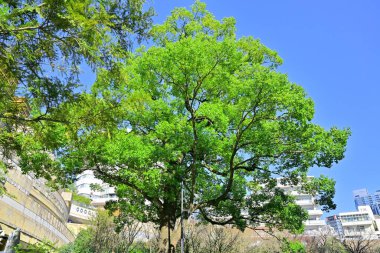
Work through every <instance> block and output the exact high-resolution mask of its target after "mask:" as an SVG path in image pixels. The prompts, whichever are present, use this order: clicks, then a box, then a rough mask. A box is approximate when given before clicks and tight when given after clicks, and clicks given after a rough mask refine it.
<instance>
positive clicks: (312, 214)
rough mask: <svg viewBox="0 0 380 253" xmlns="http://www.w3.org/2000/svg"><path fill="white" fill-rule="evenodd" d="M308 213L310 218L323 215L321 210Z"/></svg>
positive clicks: (308, 211)
mask: <svg viewBox="0 0 380 253" xmlns="http://www.w3.org/2000/svg"><path fill="white" fill-rule="evenodd" d="M307 213H308V214H309V216H317V217H321V216H322V215H323V211H322V210H320V209H316V210H307Z"/></svg>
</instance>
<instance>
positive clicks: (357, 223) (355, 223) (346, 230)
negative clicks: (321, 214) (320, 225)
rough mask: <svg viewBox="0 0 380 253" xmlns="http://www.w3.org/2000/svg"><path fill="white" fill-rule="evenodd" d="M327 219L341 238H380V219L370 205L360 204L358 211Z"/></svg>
mask: <svg viewBox="0 0 380 253" xmlns="http://www.w3.org/2000/svg"><path fill="white" fill-rule="evenodd" d="M326 221H327V224H328V225H329V226H331V227H332V228H333V229H334V232H335V233H336V235H337V236H338V237H339V238H340V239H347V238H363V237H364V238H366V239H378V238H379V236H380V232H379V227H380V219H379V217H378V216H375V215H374V214H373V212H372V210H371V207H370V206H358V210H357V211H354V212H344V213H339V214H338V215H333V216H329V217H327V218H326Z"/></svg>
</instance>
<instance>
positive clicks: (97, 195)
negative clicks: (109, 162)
mask: <svg viewBox="0 0 380 253" xmlns="http://www.w3.org/2000/svg"><path fill="white" fill-rule="evenodd" d="M92 184H94V185H98V186H100V188H101V190H93V189H91V185H92ZM75 186H76V188H77V192H78V195H81V196H85V197H88V198H90V199H91V200H92V202H91V204H92V205H93V206H95V207H103V206H104V205H105V203H106V201H109V200H117V197H116V194H115V187H111V186H109V185H108V184H106V183H104V182H103V181H102V180H100V179H97V178H95V176H94V172H93V171H91V170H86V171H84V172H83V173H81V174H79V175H78V176H77V180H76V182H75Z"/></svg>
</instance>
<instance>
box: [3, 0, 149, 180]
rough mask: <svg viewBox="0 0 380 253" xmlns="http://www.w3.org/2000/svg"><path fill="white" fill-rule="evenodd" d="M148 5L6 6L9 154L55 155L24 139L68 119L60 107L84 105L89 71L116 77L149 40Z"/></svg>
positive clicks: (116, 0)
mask: <svg viewBox="0 0 380 253" xmlns="http://www.w3.org/2000/svg"><path fill="white" fill-rule="evenodd" d="M144 2H145V1H144V0H109V1H98V0H83V1H71V0H69V1H67V0H54V1H51V0H34V1H23V0H5V1H0V126H1V127H0V149H1V154H2V155H5V156H9V155H10V154H15V153H16V152H24V153H28V152H29V151H28V150H29V149H36V148H37V149H40V150H44V149H45V150H46V151H51V150H52V148H51V147H49V144H47V147H46V148H45V147H44V143H40V144H41V145H39V143H38V139H37V142H35V141H34V140H33V139H31V138H29V139H28V137H25V136H24V132H27V131H30V130H31V129H34V127H35V126H34V125H36V124H40V123H39V122H41V121H51V122H62V121H64V120H65V119H63V118H62V117H56V116H57V115H58V116H59V113H58V114H57V113H55V111H56V109H57V107H58V106H59V105H60V104H61V103H68V102H71V101H74V100H75V99H76V98H78V96H79V95H78V94H79V93H80V90H81V89H83V84H82V83H81V81H83V80H81V79H80V74H81V73H82V71H83V70H81V68H83V67H84V66H86V65H87V66H89V68H90V69H91V70H90V71H96V68H98V67H100V66H101V67H102V68H104V69H107V70H108V71H115V72H117V69H118V64H119V63H120V62H124V61H125V59H126V58H127V55H128V52H129V51H130V50H131V48H132V44H133V43H134V41H136V40H137V41H141V40H142V39H144V38H147V37H148V34H147V32H148V28H150V26H151V16H152V15H153V10H152V9H146V8H145V9H144V6H143V5H144ZM62 123H65V122H62ZM66 123H67V122H66ZM36 134H38V133H36ZM41 134H43V132H42V133H41ZM45 140H47V139H45ZM25 146H28V148H27V150H25ZM56 147H57V146H55V147H54V148H56ZM45 156H47V153H46V152H45V154H42V153H41V154H40V158H41V159H42V158H43V157H45ZM47 159H49V157H45V160H47ZM40 165H41V164H40ZM45 167H48V166H45ZM50 175H51V173H45V176H46V177H49V176H50Z"/></svg>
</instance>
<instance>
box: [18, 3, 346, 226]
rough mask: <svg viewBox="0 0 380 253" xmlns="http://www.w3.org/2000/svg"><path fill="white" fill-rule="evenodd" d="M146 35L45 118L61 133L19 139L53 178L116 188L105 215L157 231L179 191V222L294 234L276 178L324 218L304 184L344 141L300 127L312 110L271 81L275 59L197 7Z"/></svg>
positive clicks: (297, 219)
mask: <svg viewBox="0 0 380 253" xmlns="http://www.w3.org/2000/svg"><path fill="white" fill-rule="evenodd" d="M150 34H151V36H152V38H153V41H154V43H153V45H152V46H151V47H149V48H145V47H142V48H140V49H138V50H136V52H134V53H133V54H131V55H129V57H128V58H127V59H126V61H125V62H123V63H120V64H119V65H118V66H119V71H117V72H115V71H112V70H110V69H108V68H101V67H100V68H98V70H97V73H98V76H97V80H96V82H95V83H94V85H93V86H92V89H91V92H89V93H82V94H80V96H79V97H78V99H77V100H76V101H74V102H72V103H63V104H61V106H60V107H59V109H57V110H56V111H54V112H52V113H51V114H52V117H53V116H54V117H55V118H60V119H61V121H62V122H51V121H45V122H42V124H39V125H36V126H35V128H34V131H32V132H31V133H30V135H31V137H30V138H31V139H33V140H34V141H36V140H37V143H39V145H43V144H44V143H48V145H47V146H46V145H45V146H44V147H45V148H47V149H50V150H52V151H53V153H54V154H55V155H56V159H55V160H50V161H51V163H52V164H49V166H51V167H54V169H55V170H54V171H55V172H61V173H62V174H61V175H64V173H79V172H80V171H82V170H85V169H92V170H94V171H95V174H96V175H97V176H98V177H99V178H101V179H103V180H104V181H105V182H107V183H110V184H111V185H115V186H117V195H118V196H119V197H120V199H119V201H118V202H114V203H110V204H109V208H110V209H119V211H121V213H122V214H123V213H128V214H129V215H132V216H133V217H134V218H136V219H138V220H140V221H152V222H155V223H157V224H158V225H159V226H160V227H163V226H169V227H171V228H174V226H175V221H176V219H177V218H178V217H179V216H180V215H181V213H180V188H181V182H182V181H183V183H184V187H185V208H186V209H188V210H189V214H194V213H196V214H197V217H198V218H199V219H203V220H205V221H207V222H210V223H213V224H222V225H223V224H234V225H236V226H237V227H239V228H240V229H244V228H246V227H255V226H257V225H259V224H260V223H261V222H265V223H266V224H267V226H269V227H277V228H280V229H289V230H292V231H299V230H300V229H302V221H303V220H305V219H306V218H307V213H306V212H305V211H304V210H302V208H301V207H299V206H298V205H296V204H295V202H294V198H293V197H291V196H288V195H286V194H284V192H283V191H281V190H279V189H278V188H276V184H277V180H278V179H277V178H278V177H281V178H282V180H281V181H282V183H284V184H293V185H297V184H300V185H303V189H304V190H305V191H307V192H309V193H312V194H318V195H319V196H320V197H319V203H320V204H321V205H322V206H323V207H324V208H325V209H326V210H328V209H331V208H334V203H333V202H332V197H333V196H334V183H333V181H332V180H331V179H328V178H326V177H321V178H314V179H307V177H306V175H307V172H308V170H309V168H311V167H313V166H319V167H331V166H332V165H333V164H334V163H337V162H338V161H339V160H341V159H343V157H344V151H345V147H346V142H347V138H348V136H349V134H350V131H349V130H348V129H343V130H340V129H337V128H335V127H334V128H331V129H327V130H326V129H324V128H322V127H321V126H319V125H317V124H315V123H313V122H312V119H313V115H314V103H313V101H312V99H311V98H310V97H308V96H307V94H306V92H305V91H304V89H303V88H302V87H301V86H299V85H297V84H295V83H292V82H290V81H289V79H288V78H287V75H286V74H283V73H280V72H279V71H278V70H277V67H278V66H279V65H280V64H281V63H282V60H281V58H280V57H279V56H278V55H277V53H276V52H274V51H272V50H270V49H269V48H267V47H265V46H264V45H263V44H262V43H260V41H259V40H256V39H254V38H252V37H242V38H237V36H236V33H235V20H234V19H233V18H224V19H223V20H221V21H219V20H216V19H215V18H214V16H213V15H212V14H211V13H209V12H208V11H207V10H206V7H205V4H203V3H201V2H196V3H195V4H194V5H193V6H192V9H191V10H188V9H185V8H177V9H175V10H174V11H173V12H172V15H171V16H170V17H168V18H167V20H166V21H165V22H164V23H163V24H161V25H156V26H154V27H153V29H152V30H151V33H150ZM36 133H39V134H38V136H37V134H36ZM41 133H43V134H41ZM33 135H34V136H33ZM24 147H25V150H27V152H23V153H22V154H21V164H22V166H23V167H24V169H25V170H33V171H38V170H43V169H44V168H45V167H44V166H42V167H41V166H36V165H41V157H40V156H41V151H42V149H39V148H38V147H37V148H36V146H35V147H32V148H28V145H25V146H24ZM45 158H46V160H44V161H43V162H44V163H47V159H48V157H46V156H45ZM41 168H42V169H41ZM122 218H123V215H120V216H119V219H120V222H122Z"/></svg>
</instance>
